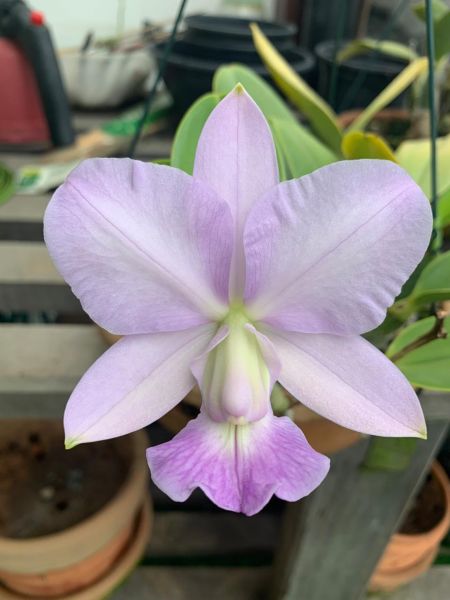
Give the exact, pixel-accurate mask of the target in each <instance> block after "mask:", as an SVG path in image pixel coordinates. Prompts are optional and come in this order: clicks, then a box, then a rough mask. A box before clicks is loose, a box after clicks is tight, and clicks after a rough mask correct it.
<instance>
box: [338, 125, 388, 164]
mask: <svg viewBox="0 0 450 600" xmlns="http://www.w3.org/2000/svg"><path fill="white" fill-rule="evenodd" d="M342 153H343V155H344V157H345V158H348V159H350V160H354V159H358V158H379V159H383V160H392V161H393V162H397V159H396V158H395V154H394V152H393V151H392V149H391V147H390V146H389V144H388V143H387V142H386V141H385V140H384V139H383V138H382V137H380V136H379V135H376V134H375V133H364V132H363V131H349V132H348V133H346V134H345V135H344V137H343V139H342Z"/></svg>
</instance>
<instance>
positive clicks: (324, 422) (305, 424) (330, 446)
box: [291, 402, 361, 454]
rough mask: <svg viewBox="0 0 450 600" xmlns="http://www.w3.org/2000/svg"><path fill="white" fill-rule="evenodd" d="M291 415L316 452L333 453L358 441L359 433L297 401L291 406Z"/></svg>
mask: <svg viewBox="0 0 450 600" xmlns="http://www.w3.org/2000/svg"><path fill="white" fill-rule="evenodd" d="M291 413H292V414H291V417H292V420H293V421H294V423H295V424H296V425H298V426H299V427H300V429H301V430H302V431H303V433H304V434H305V437H306V439H307V440H308V442H309V443H310V444H311V446H312V447H313V448H314V450H316V451H317V452H321V453H322V454H335V453H336V452H339V451H340V450H344V448H349V447H350V446H353V444H356V442H359V440H360V439H361V434H360V433H358V432H357V431H352V430H351V429H346V428H345V427H342V426H341V425H338V424H337V423H333V421H329V420H328V419H324V418H323V417H321V416H320V415H318V414H317V413H315V412H313V411H312V410H309V408H306V406H303V405H302V404H300V403H299V402H296V404H295V405H294V406H293V407H292V408H291Z"/></svg>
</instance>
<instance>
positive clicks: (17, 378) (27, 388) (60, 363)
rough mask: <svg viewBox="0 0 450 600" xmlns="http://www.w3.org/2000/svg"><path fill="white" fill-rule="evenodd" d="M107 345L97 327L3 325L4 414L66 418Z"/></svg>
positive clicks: (0, 391)
mask: <svg viewBox="0 0 450 600" xmlns="http://www.w3.org/2000/svg"><path fill="white" fill-rule="evenodd" d="M105 349H106V345H105V342H104V341H103V339H102V338H101V336H100V334H99V333H98V331H97V330H96V328H95V327H94V326H92V325H24V324H22V325H15V324H14V325H10V324H2V325H0V417H1V418H9V417H60V416H62V414H63V410H64V405H65V402H66V401H67V398H68V396H69V395H70V393H71V391H72V390H73V388H74V386H75V384H76V383H77V381H78V380H79V379H80V377H81V376H82V375H83V373H84V372H85V371H86V370H87V368H88V367H89V366H90V365H91V364H92V363H93V362H94V361H95V360H96V358H97V357H98V356H100V354H102V353H103V352H104V350H105Z"/></svg>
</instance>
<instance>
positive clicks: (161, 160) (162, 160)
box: [150, 157, 172, 167]
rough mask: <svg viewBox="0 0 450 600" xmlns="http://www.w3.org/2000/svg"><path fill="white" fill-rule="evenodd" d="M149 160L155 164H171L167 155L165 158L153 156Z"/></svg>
mask: <svg viewBox="0 0 450 600" xmlns="http://www.w3.org/2000/svg"><path fill="white" fill-rule="evenodd" d="M150 162H152V163H155V164H157V165H167V166H168V167H170V166H171V164H172V163H171V160H170V158H169V157H167V158H154V159H153V160H151V161H150Z"/></svg>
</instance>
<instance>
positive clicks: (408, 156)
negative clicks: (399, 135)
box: [395, 134, 450, 198]
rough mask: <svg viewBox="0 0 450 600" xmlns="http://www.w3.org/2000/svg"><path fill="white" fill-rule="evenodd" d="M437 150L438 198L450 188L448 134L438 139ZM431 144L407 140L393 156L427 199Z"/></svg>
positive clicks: (429, 191)
mask: <svg viewBox="0 0 450 600" xmlns="http://www.w3.org/2000/svg"><path fill="white" fill-rule="evenodd" d="M436 148H437V184H438V189H437V192H438V196H441V195H442V194H444V193H445V192H446V191H447V190H448V189H449V188H450V168H449V165H450V134H449V135H446V136H445V137H440V138H438V139H437V142H436ZM430 152H431V142H430V140H429V139H425V140H407V141H405V142H403V143H402V144H400V146H399V147H398V148H397V151H396V153H395V156H396V157H397V161H398V163H399V164H400V165H401V166H402V167H403V168H404V169H405V170H406V171H408V173H409V174H410V175H411V177H412V178H413V179H414V181H416V183H418V184H419V185H420V187H421V188H422V190H423V191H424V193H425V195H426V196H428V198H429V197H430V196H431V161H430Z"/></svg>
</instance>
